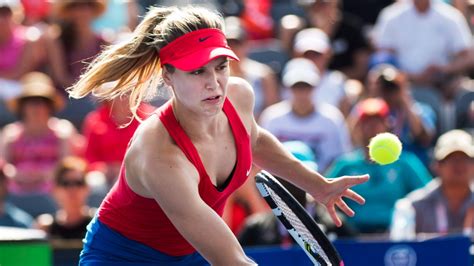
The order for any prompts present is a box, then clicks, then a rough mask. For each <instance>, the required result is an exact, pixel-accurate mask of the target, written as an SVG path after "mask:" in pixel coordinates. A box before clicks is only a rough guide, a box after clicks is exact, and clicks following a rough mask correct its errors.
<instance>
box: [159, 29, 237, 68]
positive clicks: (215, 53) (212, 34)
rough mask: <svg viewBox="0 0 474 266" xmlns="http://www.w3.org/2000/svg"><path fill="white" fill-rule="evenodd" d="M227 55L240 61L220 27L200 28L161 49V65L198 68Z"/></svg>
mask: <svg viewBox="0 0 474 266" xmlns="http://www.w3.org/2000/svg"><path fill="white" fill-rule="evenodd" d="M221 56H226V57H230V58H232V59H234V60H237V61H239V58H238V57H237V55H235V53H234V52H233V51H232V50H231V49H230V47H229V46H228V45H227V39H226V36H225V34H224V33H223V32H222V31H221V30H220V29H215V28H212V29H200V30H196V31H192V32H189V33H187V34H184V35H182V36H180V37H178V38H177V39H175V40H174V41H172V42H170V43H169V44H167V45H166V46H165V47H163V48H161V50H160V62H161V66H164V65H165V64H170V65H172V66H174V67H176V68H178V69H180V70H183V71H191V70H195V69H198V68H200V67H202V66H204V65H206V64H207V63H209V62H210V61H211V60H214V59H216V58H218V57H221Z"/></svg>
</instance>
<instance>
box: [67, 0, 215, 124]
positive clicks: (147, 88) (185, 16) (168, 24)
mask: <svg viewBox="0 0 474 266" xmlns="http://www.w3.org/2000/svg"><path fill="white" fill-rule="evenodd" d="M206 28H218V29H222V28H223V18H222V16H221V15H219V14H218V13H217V12H212V11H210V10H208V9H205V8H202V7H192V6H187V7H181V8H178V7H151V8H150V10H149V11H148V13H147V14H146V15H145V18H144V19H143V21H142V22H141V23H140V24H139V25H138V26H137V28H136V29H135V31H134V32H133V34H132V37H131V38H130V39H129V40H128V41H127V42H125V43H119V44H116V45H112V46H110V47H108V48H107V49H105V50H104V51H103V52H102V53H101V54H100V55H99V56H98V57H97V58H96V59H94V60H93V61H92V62H91V64H90V65H89V66H88V68H87V70H86V72H85V73H84V74H83V75H81V77H80V79H79V81H78V82H77V83H76V84H74V85H73V86H72V87H70V88H68V89H67V90H68V92H69V95H70V96H71V97H73V98H82V97H85V96H86V95H88V94H89V93H92V94H93V95H94V96H96V97H98V98H99V100H112V99H114V98H116V97H120V96H122V95H128V96H129V97H130V98H129V102H130V110H131V111H132V113H133V116H134V117H135V118H136V119H138V120H140V117H138V115H137V109H138V106H139V105H140V103H141V102H142V101H143V100H145V99H147V98H148V97H150V96H154V95H156V92H157V90H158V89H157V86H158V84H159V82H160V81H161V79H160V78H156V77H157V75H159V74H161V67H160V58H159V52H160V50H161V48H163V47H164V46H166V45H167V44H168V43H170V42H172V41H173V40H175V39H176V38H178V37H180V36H182V35H184V34H186V33H189V32H192V31H195V30H199V29H206ZM166 67H167V69H168V70H170V71H172V69H173V68H168V66H166ZM109 82H116V83H115V85H114V86H102V85H104V84H105V83H109ZM130 122H131V121H130Z"/></svg>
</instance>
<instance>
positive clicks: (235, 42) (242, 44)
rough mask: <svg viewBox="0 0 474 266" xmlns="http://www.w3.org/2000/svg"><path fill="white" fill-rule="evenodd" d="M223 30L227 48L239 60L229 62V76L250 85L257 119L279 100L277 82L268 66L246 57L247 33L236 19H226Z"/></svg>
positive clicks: (247, 46)
mask: <svg viewBox="0 0 474 266" xmlns="http://www.w3.org/2000/svg"><path fill="white" fill-rule="evenodd" d="M225 30H226V36H227V40H228V43H229V46H230V47H231V48H232V50H233V51H234V52H235V53H236V55H237V56H238V57H239V58H240V61H231V62H230V70H231V75H233V76H237V77H241V78H244V79H245V80H247V81H248V82H249V83H250V85H252V87H253V89H254V93H255V108H254V111H255V115H256V117H257V118H258V116H259V115H260V113H261V112H262V111H263V109H265V108H266V107H268V106H270V105H272V104H274V103H277V102H278V101H279V100H280V94H279V88H278V81H277V79H276V76H275V73H274V72H273V70H272V69H271V68H270V67H269V66H267V65H265V64H262V63H260V62H257V61H255V60H252V59H250V58H249V57H248V49H249V44H248V39H247V33H246V31H245V29H244V28H243V25H242V23H241V20H240V19H239V18H238V17H227V18H226V19H225Z"/></svg>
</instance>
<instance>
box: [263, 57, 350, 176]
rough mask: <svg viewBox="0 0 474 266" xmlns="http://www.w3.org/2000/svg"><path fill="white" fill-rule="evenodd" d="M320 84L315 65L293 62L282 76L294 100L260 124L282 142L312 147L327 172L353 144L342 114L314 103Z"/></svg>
mask: <svg viewBox="0 0 474 266" xmlns="http://www.w3.org/2000/svg"><path fill="white" fill-rule="evenodd" d="M319 82H320V73H319V70H318V68H317V67H316V66H315V65H314V63H313V62H311V61H310V60H308V59H305V58H295V59H292V60H290V61H289V62H288V63H287V64H286V65H285V68H284V69H283V77H282V83H283V85H284V86H285V87H286V88H289V91H290V99H288V100H284V101H281V102H279V103H276V104H274V105H271V106H270V107H268V108H266V109H265V110H264V111H263V113H262V115H261V117H260V124H261V125H262V127H263V128H265V129H267V130H269V131H270V132H271V133H273V134H274V135H275V136H276V137H277V138H278V139H279V140H280V141H288V140H300V141H303V142H304V143H306V144H307V145H309V146H310V147H311V149H312V150H313V152H314V153H315V154H316V162H317V163H318V165H319V167H320V169H321V170H324V169H326V167H327V166H329V164H330V163H331V161H332V160H333V159H334V158H336V157H337V156H339V155H341V154H342V153H344V152H347V151H349V150H350V149H351V147H352V144H351V141H350V137H349V133H348V129H347V126H346V124H345V121H344V118H343V115H342V114H341V112H340V111H339V110H338V109H337V108H336V107H334V106H332V105H329V104H327V103H316V102H314V100H313V94H314V93H315V90H316V91H317V90H318V84H319Z"/></svg>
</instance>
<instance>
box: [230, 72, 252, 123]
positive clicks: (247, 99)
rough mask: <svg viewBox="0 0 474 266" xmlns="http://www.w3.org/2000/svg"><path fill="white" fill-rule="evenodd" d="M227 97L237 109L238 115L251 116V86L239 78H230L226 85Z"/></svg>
mask: <svg viewBox="0 0 474 266" xmlns="http://www.w3.org/2000/svg"><path fill="white" fill-rule="evenodd" d="M228 97H229V99H230V101H231V102H232V104H233V105H234V106H235V107H236V108H237V110H238V111H239V114H241V115H242V113H241V112H243V113H244V114H252V113H253V108H254V101H255V95H254V91H253V88H252V86H251V85H250V84H249V83H248V82H247V81H246V80H245V79H242V78H239V77H230V78H229V84H228Z"/></svg>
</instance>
